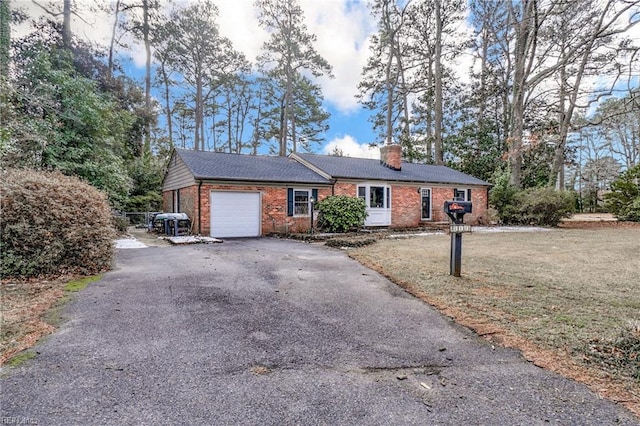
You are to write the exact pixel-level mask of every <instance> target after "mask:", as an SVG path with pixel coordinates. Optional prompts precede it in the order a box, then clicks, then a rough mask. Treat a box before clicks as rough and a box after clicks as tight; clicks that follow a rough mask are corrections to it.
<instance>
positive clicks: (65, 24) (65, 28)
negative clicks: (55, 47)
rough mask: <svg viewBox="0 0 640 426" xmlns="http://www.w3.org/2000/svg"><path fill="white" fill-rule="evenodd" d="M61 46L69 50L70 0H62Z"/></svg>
mask: <svg viewBox="0 0 640 426" xmlns="http://www.w3.org/2000/svg"><path fill="white" fill-rule="evenodd" d="M62 44H63V45H64V47H66V48H67V49H69V50H71V48H72V46H71V0H64V3H63V9H62Z"/></svg>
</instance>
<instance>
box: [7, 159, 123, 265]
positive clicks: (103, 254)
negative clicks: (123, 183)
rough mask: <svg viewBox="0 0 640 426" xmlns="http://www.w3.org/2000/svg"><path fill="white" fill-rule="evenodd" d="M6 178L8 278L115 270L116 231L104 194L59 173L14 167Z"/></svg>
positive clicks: (8, 171) (76, 179) (74, 178)
mask: <svg viewBox="0 0 640 426" xmlns="http://www.w3.org/2000/svg"><path fill="white" fill-rule="evenodd" d="M1 177H2V178H1V183H0V190H1V191H0V195H1V203H2V221H1V222H0V245H1V247H0V252H1V260H2V275H3V276H26V277H31V276H39V275H61V274H83V275H91V274H95V273H98V272H102V271H104V270H107V269H109V267H110V266H111V262H112V259H113V256H114V247H113V237H114V229H113V225H112V219H111V209H110V207H109V204H108V202H107V197H106V195H105V194H104V193H103V192H101V191H99V190H98V189H96V188H94V187H93V186H91V185H89V184H87V183H85V182H83V181H81V180H80V179H78V178H76V177H70V176H65V175H63V174H61V173H59V172H42V171H34V170H16V169H9V170H5V171H2V173H1Z"/></svg>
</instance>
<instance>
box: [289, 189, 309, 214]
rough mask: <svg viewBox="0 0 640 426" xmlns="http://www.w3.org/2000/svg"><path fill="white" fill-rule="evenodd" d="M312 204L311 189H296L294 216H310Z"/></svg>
mask: <svg viewBox="0 0 640 426" xmlns="http://www.w3.org/2000/svg"><path fill="white" fill-rule="evenodd" d="M310 204H311V190H310V189H294V190H293V215H294V216H309V211H310Z"/></svg>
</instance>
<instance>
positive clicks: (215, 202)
mask: <svg viewBox="0 0 640 426" xmlns="http://www.w3.org/2000/svg"><path fill="white" fill-rule="evenodd" d="M211 236H212V237H258V236H260V193H259V192H227V191H212V192H211Z"/></svg>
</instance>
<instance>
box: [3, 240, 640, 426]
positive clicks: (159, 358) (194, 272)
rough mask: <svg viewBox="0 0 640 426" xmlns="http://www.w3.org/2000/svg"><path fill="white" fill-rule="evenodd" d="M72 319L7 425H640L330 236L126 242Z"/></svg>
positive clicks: (6, 378)
mask: <svg viewBox="0 0 640 426" xmlns="http://www.w3.org/2000/svg"><path fill="white" fill-rule="evenodd" d="M65 316H66V317H67V318H68V321H67V322H66V323H64V325H63V326H62V327H61V328H60V330H59V331H57V332H56V333H55V334H54V335H53V336H51V337H49V338H48V339H46V341H45V342H43V343H41V344H39V345H38V346H36V347H35V348H34V350H35V351H37V353H38V355H37V357H36V358H34V359H32V360H30V361H28V362H27V363H25V364H23V365H22V366H20V367H17V368H13V369H8V368H5V369H3V371H2V372H1V373H0V376H2V377H1V382H0V384H1V386H2V396H1V407H0V410H1V413H0V418H1V420H2V423H13V424H18V423H20V424H33V423H37V424H39V425H44V424H60V425H62V424H64V425H70V424H82V425H87V424H154V425H155V424H171V425H172V424H203V425H213V424H216V425H217V424H242V425H246V424H255V425H258V424H259V425H282V424H326V425H333V424H345V425H346V424H348V425H354V424H366V425H373V424H384V425H389V424H420V425H538V424H539V425H542V424H562V425H573V424H575V425H609V424H611V425H613V424H616V425H620V424H623V425H638V424H639V423H640V422H639V421H638V419H637V418H635V417H633V416H632V415H631V414H630V413H629V412H627V411H626V410H624V409H623V408H622V407H620V406H618V405H616V404H613V403H611V402H609V401H606V400H603V399H601V398H599V397H598V396H597V395H595V394H594V393H592V392H590V391H589V390H588V389H587V388H586V387H584V386H582V385H580V384H577V383H575V382H573V381H570V380H567V379H564V378H562V377H559V376H557V375H555V374H552V373H549V372H547V371H545V370H542V369H540V368H537V367H535V366H533V365H532V364H530V363H528V362H526V361H525V360H524V359H523V358H522V357H521V356H520V354H519V353H518V352H516V351H513V350H508V349H503V348H494V347H493V346H491V344H489V343H487V342H485V341H483V340H481V339H479V338H477V337H476V336H475V335H474V334H473V333H471V332H470V331H468V330H467V329H464V328H462V327H459V326H457V325H456V324H454V323H452V322H451V320H449V319H448V318H446V317H443V316H442V315H440V314H439V313H437V312H436V311H435V310H433V309H432V308H431V307H429V306H428V305H426V304H424V303H423V302H421V301H419V300H416V299H415V298H413V297H411V296H409V295H407V294H406V293H405V292H403V291H402V290H400V289H399V288H398V287H396V286H395V285H393V284H392V283H390V282H389V281H387V280H386V279H384V278H383V277H381V276H379V275H378V274H376V273H375V272H372V271H370V270H369V269H366V268H364V267H363V266H361V265H360V264H358V263H357V262H355V261H353V260H351V259H349V258H348V257H347V256H346V255H345V254H344V253H343V252H341V251H339V250H333V249H328V248H326V247H324V246H319V245H310V244H305V243H298V242H292V241H286V240H277V239H247V240H228V241H226V242H225V243H223V244H212V245H193V246H183V247H149V248H141V249H129V250H120V252H119V256H118V263H117V268H116V270H114V271H112V272H110V273H108V274H106V275H105V277H104V279H102V280H101V281H99V282H97V283H94V284H92V285H90V286H89V287H88V288H87V289H86V290H84V291H82V292H81V293H80V294H79V295H78V297H77V298H76V300H75V301H74V302H73V303H71V304H70V305H69V306H68V308H67V309H66V310H65Z"/></svg>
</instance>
